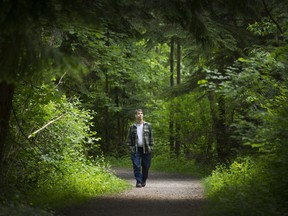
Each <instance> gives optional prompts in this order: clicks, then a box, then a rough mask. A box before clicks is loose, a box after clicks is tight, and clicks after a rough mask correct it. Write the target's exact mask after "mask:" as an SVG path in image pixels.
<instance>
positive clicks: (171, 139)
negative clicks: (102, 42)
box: [169, 38, 175, 156]
mask: <svg viewBox="0 0 288 216" xmlns="http://www.w3.org/2000/svg"><path fill="white" fill-rule="evenodd" d="M170 86H171V88H172V87H173V86H174V39H173V38H171V41H170ZM169 142H170V155H171V156H172V155H173V154H174V152H175V147H174V142H175V137H174V111H173V110H172V109H171V110H170V121H169Z"/></svg>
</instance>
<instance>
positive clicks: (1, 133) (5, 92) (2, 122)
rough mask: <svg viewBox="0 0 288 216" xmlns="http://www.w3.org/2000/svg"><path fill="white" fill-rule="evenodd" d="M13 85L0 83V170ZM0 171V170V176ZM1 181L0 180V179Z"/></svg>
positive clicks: (7, 130) (7, 129)
mask: <svg viewBox="0 0 288 216" xmlns="http://www.w3.org/2000/svg"><path fill="white" fill-rule="evenodd" d="M14 89H15V86H14V84H8V83H6V82H1V83H0V163H1V164H0V169H2V163H3V157H4V149H5V142H6V137H7V134H8V132H9V119H10V113H11V110H12V100H13V95H14ZM1 171H2V170H0V175H1V173H2V172H1ZM1 179H2V178H1Z"/></svg>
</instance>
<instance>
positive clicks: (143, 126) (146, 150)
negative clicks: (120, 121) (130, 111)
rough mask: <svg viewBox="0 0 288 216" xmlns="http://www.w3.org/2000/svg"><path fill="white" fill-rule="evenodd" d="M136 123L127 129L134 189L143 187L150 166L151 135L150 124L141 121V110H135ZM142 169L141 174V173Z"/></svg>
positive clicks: (152, 142) (152, 141)
mask: <svg viewBox="0 0 288 216" xmlns="http://www.w3.org/2000/svg"><path fill="white" fill-rule="evenodd" d="M135 117H136V122H135V123H134V124H132V125H131V126H130V127H129V131H128V138H127V145H128V146H129V148H130V152H131V160H132V163H133V170H134V176H135V179H136V187H138V188H141V187H145V185H146V180H147V178H148V171H149V168H150V165H151V152H152V149H153V144H154V140H153V134H152V127H151V124H150V123H148V122H145V121H144V120H143V111H142V109H137V110H135ZM141 167H142V172H141Z"/></svg>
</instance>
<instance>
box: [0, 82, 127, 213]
mask: <svg viewBox="0 0 288 216" xmlns="http://www.w3.org/2000/svg"><path fill="white" fill-rule="evenodd" d="M19 87H20V86H19ZM93 115H94V113H93V112H92V111H89V110H85V109H83V108H81V102H80V101H79V100H78V99H77V98H71V99H67V98H66V97H65V96H63V95H62V94H61V93H60V92H59V91H57V89H56V88H55V86H54V84H52V83H51V84H46V85H44V84H43V85H41V86H38V87H36V86H33V85H29V84H28V85H26V86H24V85H23V86H22V87H21V89H17V91H16V97H15V100H14V118H13V120H12V121H11V130H10V131H11V135H10V136H11V141H10V143H9V144H10V145H9V148H8V149H6V154H5V155H6V157H5V162H6V163H7V164H8V165H9V166H6V167H4V170H3V171H4V172H6V173H5V181H4V185H5V190H2V191H1V199H3V200H12V201H13V202H15V203H16V204H15V205H16V206H19V208H18V207H17V208H16V209H17V210H15V212H16V213H15V214H18V215H19V214H22V212H25V211H27V212H29V211H30V210H31V214H32V212H33V210H32V207H31V208H30V207H29V206H30V205H33V206H41V207H43V208H44V207H45V208H46V207H54V208H55V207H59V206H64V205H69V204H72V203H75V202H79V201H84V200H87V199H89V198H91V197H95V196H99V195H101V194H103V193H113V192H117V191H121V190H123V189H125V188H126V187H127V183H125V182H124V181H122V180H120V179H118V178H116V177H115V176H114V175H113V174H111V173H109V170H108V167H109V164H108V163H106V161H105V160H104V157H103V156H102V153H101V150H100V149H99V145H98V144H97V141H98V140H99V138H98V137H97V136H96V132H92V131H91V130H90V127H91V126H93V125H92V122H91V120H92V118H93V117H92V116H93ZM92 152H93V155H92V154H91V153H92ZM22 199H25V200H26V201H27V203H23V202H22V201H21V200H22ZM19 201H20V202H19ZM9 203H11V202H9V201H7V202H6V201H5V203H3V204H4V207H3V209H5V211H12V210H11V209H10V206H9ZM17 203H18V204H17ZM19 203H23V204H19ZM21 206H23V208H22V207H21ZM37 212H38V211H37V210H35V212H34V213H33V214H37ZM39 212H40V211H39ZM43 212H44V211H43ZM11 214H12V213H11ZM23 214H24V213H23ZM39 214H40V213H39ZM41 214H42V213H41ZM48 214H50V213H48V212H47V215H48ZM43 215H45V212H44V213H43Z"/></svg>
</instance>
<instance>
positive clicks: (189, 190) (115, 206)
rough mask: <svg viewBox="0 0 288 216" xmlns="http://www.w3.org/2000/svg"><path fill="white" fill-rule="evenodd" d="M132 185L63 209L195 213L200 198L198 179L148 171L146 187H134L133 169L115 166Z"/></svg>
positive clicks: (90, 213) (104, 214)
mask: <svg viewBox="0 0 288 216" xmlns="http://www.w3.org/2000/svg"><path fill="white" fill-rule="evenodd" d="M113 170H114V171H115V174H116V175H117V176H119V177H120V178H123V179H126V180H127V181H128V182H129V183H131V184H132V185H133V186H134V187H133V188H132V189H130V190H127V191H125V192H123V193H120V194H117V195H109V196H105V197H101V198H96V199H93V200H91V201H90V202H88V203H85V204H82V205H79V206H73V207H69V208H67V209H65V210H64V211H63V212H62V213H63V214H62V215H65V216H114V215H116V216H130V215H134V216H142V215H143V216H144V215H145V216H156V215H157V216H186V215H187V216H188V215H189V216H195V215H199V210H200V206H201V204H202V203H203V202H204V200H203V187H202V185H201V183H200V180H199V179H196V178H192V177H189V176H183V175H177V174H167V173H162V172H154V171H150V174H149V178H148V180H147V182H146V183H147V184H146V187H144V188H136V187H135V180H134V177H133V172H132V169H125V168H114V169H113Z"/></svg>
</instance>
